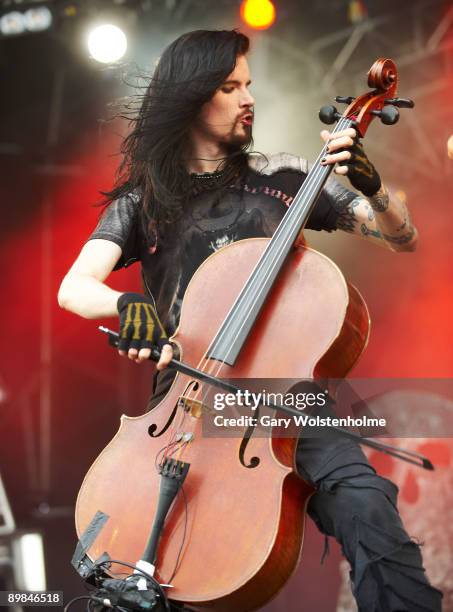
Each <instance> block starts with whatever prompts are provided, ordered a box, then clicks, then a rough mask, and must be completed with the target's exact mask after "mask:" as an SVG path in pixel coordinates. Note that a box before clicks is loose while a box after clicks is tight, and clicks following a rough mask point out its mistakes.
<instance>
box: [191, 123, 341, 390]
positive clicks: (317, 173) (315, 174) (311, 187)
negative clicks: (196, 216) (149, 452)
mask: <svg viewBox="0 0 453 612" xmlns="http://www.w3.org/2000/svg"><path fill="white" fill-rule="evenodd" d="M350 125H351V119H350V118H348V117H342V118H341V119H340V120H339V121H338V123H337V125H336V126H335V128H334V130H333V133H337V132H339V131H341V130H342V129H344V128H347V127H350ZM328 144H329V143H328V142H326V143H325V144H324V147H323V148H322V149H321V152H320V153H319V155H318V157H317V159H316V160H315V162H314V164H313V167H312V173H311V174H309V177H307V178H309V179H310V180H309V181H308V182H307V181H306V182H305V183H304V184H303V186H305V188H306V193H305V194H304V197H305V198H306V199H309V198H310V197H311V196H312V195H313V194H314V193H315V191H316V189H317V188H318V186H317V182H318V180H319V178H320V177H321V175H322V173H323V171H324V169H325V168H326V166H321V164H320V163H319V161H320V159H321V157H324V156H325V155H326V153H327V146H328ZM345 161H346V160H345ZM313 168H314V170H313ZM303 186H302V187H301V189H303ZM296 196H297V194H296ZM299 212H302V209H301V211H299ZM292 222H293V221H292V218H291V219H290V217H289V216H286V215H285V217H284V218H283V219H282V221H281V224H280V226H279V228H280V229H281V230H282V231H283V230H284V229H285V228H286V226H287V225H288V224H290V223H292ZM285 246H286V245H285ZM281 252H282V250H281V249H280V250H279V249H277V250H276V251H275V255H274V258H273V260H271V261H270V266H271V267H270V270H269V272H272V271H273V270H274V269H275V266H276V265H277V263H278V260H279V256H280V254H281ZM249 278H250V277H249ZM258 299H259V294H257V295H256V297H255V299H254V301H252V306H253V305H254V304H256V302H257V301H258ZM252 306H251V307H252ZM241 329H242V326H241V327H240V328H239V330H238V332H237V334H236V336H235V337H237V335H238V334H239V332H240V331H241ZM225 333H226V330H225V329H224V330H222V333H221V334H220V336H219V339H220V338H221V337H222V336H223V335H224V334H225ZM207 350H208V349H206V351H205V353H204V354H203V356H202V357H201V358H200V360H199V362H198V365H197V368H198V369H200V370H201V371H206V370H205V368H206V365H207V364H208V363H209V364H210V368H209V370H207V372H208V373H209V374H211V375H214V376H218V375H219V373H220V371H221V370H222V368H223V367H224V365H225V359H226V358H227V357H228V354H229V353H228V352H227V353H226V356H225V358H224V359H223V360H222V361H219V362H215V363H213V360H210V359H209V358H208V357H207V356H206V354H207ZM203 362H204V365H201V364H202V363H203ZM201 389H202V385H201V384H199V385H198V387H197V390H196V391H195V392H194V391H193V390H191V391H190V392H189V398H190V399H191V400H192V401H198V398H199V395H200V393H201ZM191 393H192V394H193V393H194V395H191Z"/></svg>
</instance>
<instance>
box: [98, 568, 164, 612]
mask: <svg viewBox="0 0 453 612" xmlns="http://www.w3.org/2000/svg"><path fill="white" fill-rule="evenodd" d="M112 563H115V564H117V565H124V566H125V567H130V568H131V569H133V570H134V573H135V574H140V575H142V576H143V577H144V578H148V579H149V580H150V581H151V583H152V584H153V585H154V586H155V587H156V589H157V591H158V593H159V595H160V597H161V600H162V603H163V604H164V606H165V610H167V612H171V610H170V606H169V604H168V600H167V596H166V594H165V592H164V590H163V588H162V587H161V586H160V584H159V583H158V582H157V580H156V579H155V578H154V576H151V574H148V573H147V572H145V571H143V570H142V569H140V568H138V567H136V566H135V565H132V563H127V561H119V560H117V559H108V560H106V561H101V563H98V564H96V567H102V566H104V565H111V564H112ZM126 580H127V579H126Z"/></svg>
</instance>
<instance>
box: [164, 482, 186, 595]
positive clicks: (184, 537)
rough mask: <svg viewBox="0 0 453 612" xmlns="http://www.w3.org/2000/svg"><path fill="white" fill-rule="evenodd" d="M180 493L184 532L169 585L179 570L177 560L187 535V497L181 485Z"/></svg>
mask: <svg viewBox="0 0 453 612" xmlns="http://www.w3.org/2000/svg"><path fill="white" fill-rule="evenodd" d="M180 491H181V493H182V496H183V499H184V531H183V534H182V541H181V546H180V547H179V551H178V556H177V557H176V564H175V569H174V570H173V574H172V575H171V576H170V580H169V581H168V582H169V583H170V584H171V581H172V580H173V578H174V577H175V575H176V572H177V571H178V569H179V560H180V557H181V553H182V549H183V547H184V542H185V541H186V533H187V521H188V514H189V512H188V504H187V497H186V492H185V491H184V486H182V485H181V489H180Z"/></svg>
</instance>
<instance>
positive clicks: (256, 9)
mask: <svg viewBox="0 0 453 612" xmlns="http://www.w3.org/2000/svg"><path fill="white" fill-rule="evenodd" d="M275 16H276V13H275V6H274V5H273V4H272V2H271V0H243V2H242V4H241V18H242V20H243V21H244V23H246V24H247V25H248V26H250V27H251V28H253V29H254V30H267V28H270V27H271V25H272V24H273V23H274V21H275Z"/></svg>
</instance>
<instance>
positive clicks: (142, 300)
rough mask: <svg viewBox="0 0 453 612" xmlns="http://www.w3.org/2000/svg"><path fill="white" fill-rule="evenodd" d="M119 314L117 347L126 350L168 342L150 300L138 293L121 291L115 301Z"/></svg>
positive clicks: (161, 344) (160, 346)
mask: <svg viewBox="0 0 453 612" xmlns="http://www.w3.org/2000/svg"><path fill="white" fill-rule="evenodd" d="M117 308H118V312H119V315H120V341H119V344H118V348H119V349H120V350H121V351H128V350H129V349H130V348H135V349H137V350H138V351H139V350H140V349H142V348H151V347H152V346H158V347H159V348H162V347H163V345H164V344H170V342H169V341H168V337H167V334H166V333H165V330H164V328H163V326H162V323H161V322H160V321H159V317H158V316H157V312H156V309H155V308H154V304H153V303H152V301H151V300H150V299H149V298H147V297H145V296H144V295H140V293H123V295H120V297H119V298H118V302H117Z"/></svg>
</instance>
